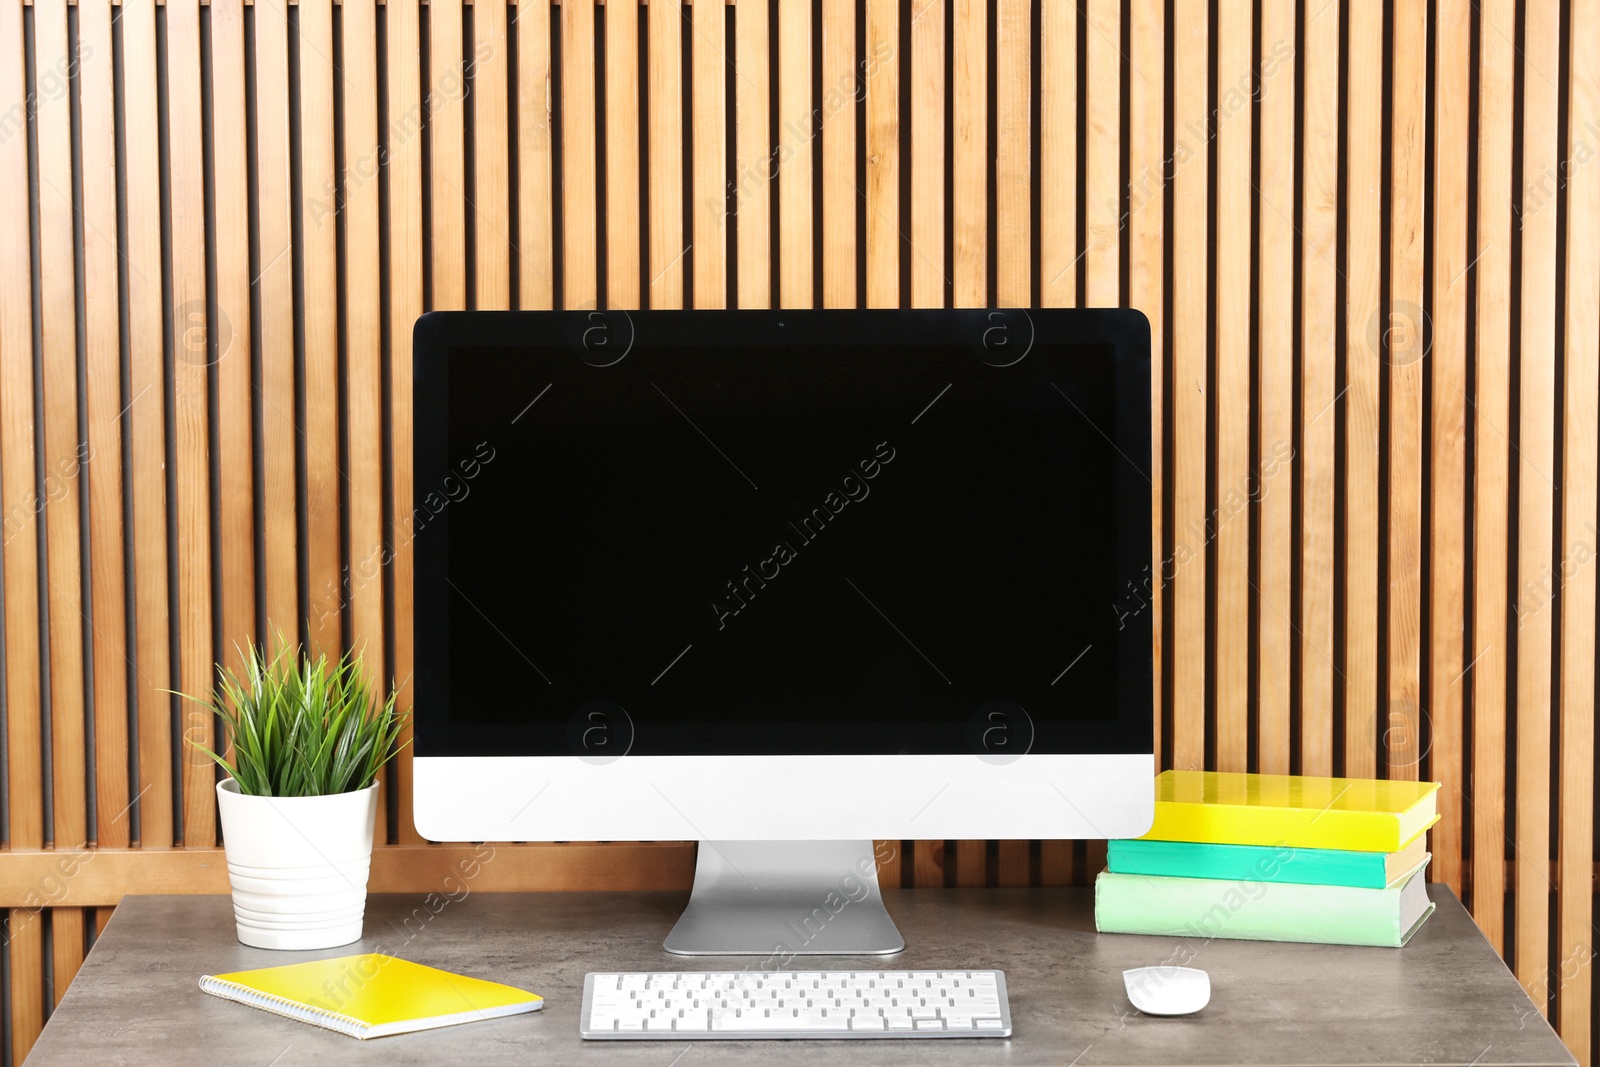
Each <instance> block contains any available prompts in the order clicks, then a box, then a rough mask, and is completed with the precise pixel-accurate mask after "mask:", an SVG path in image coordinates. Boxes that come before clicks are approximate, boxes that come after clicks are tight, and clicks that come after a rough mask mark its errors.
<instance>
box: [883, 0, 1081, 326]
mask: <svg viewBox="0 0 1600 1067" xmlns="http://www.w3.org/2000/svg"><path fill="white" fill-rule="evenodd" d="M1055 10H1059V9H1057V8H1046V12H1049V11H1055ZM944 12H945V0H913V3H912V5H911V85H910V86H908V87H907V90H906V91H907V93H908V95H909V96H910V98H911V129H910V130H909V131H908V132H909V134H910V144H909V147H910V151H909V152H908V153H906V158H905V160H903V161H902V163H901V165H902V166H907V167H909V168H910V170H911V235H910V241H909V243H908V244H907V246H906V255H908V256H910V257H911V306H912V307H927V308H934V307H944V303H945V287H946V285H947V284H948V282H947V277H948V276H947V274H946V271H945V262H944V194H945V189H944V146H945V129H944V81H945V79H944V60H945V40H944ZM1045 40H1046V42H1047V46H1048V41H1049V38H1048V36H1047V37H1046V38H1045ZM1049 70H1050V67H1049V64H1048V63H1047V64H1045V65H1044V70H1042V71H1040V74H1041V76H1044V75H1045V74H1046V72H1048V71H1049ZM1047 85H1048V83H1047ZM1056 99H1057V103H1058V104H1059V95H1058V96H1057V97H1056ZM1067 103H1068V105H1069V110H1070V107H1071V105H1072V103H1073V102H1072V101H1071V100H1070V99H1069V100H1068V101H1067ZM1046 114H1049V112H1048V111H1047V112H1046ZM1072 173H1076V167H1075V166H1074V168H1073V170H1072ZM1046 188H1048V185H1047V186H1046ZM1068 243H1070V242H1068Z"/></svg>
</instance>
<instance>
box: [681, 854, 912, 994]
mask: <svg viewBox="0 0 1600 1067" xmlns="http://www.w3.org/2000/svg"><path fill="white" fill-rule="evenodd" d="M665 947H666V950H667V951H668V952H673V953H676V954H677V955H680V956H767V957H771V958H772V960H773V967H774V968H775V969H776V968H782V967H783V966H784V965H785V961H786V960H788V959H789V958H791V957H794V956H887V955H890V954H892V953H895V952H900V951H902V950H903V949H904V948H905V947H906V943H905V939H904V938H902V937H901V936H900V931H899V930H897V929H895V925H894V921H893V920H892V919H890V918H889V913H888V912H887V911H886V910H884V907H883V896H882V895H881V894H880V893H879V892H878V863H877V858H876V857H875V855H874V854H873V847H872V842H871V841H702V842H701V843H700V851H699V856H698V858H697V859H696V861H695V869H694V890H693V892H692V893H691V894H690V896H689V906H688V907H687V908H685V909H684V912H683V917H682V918H680V919H679V920H678V925H676V926H674V927H673V928H672V933H670V934H668V935H667V940H666V946H665Z"/></svg>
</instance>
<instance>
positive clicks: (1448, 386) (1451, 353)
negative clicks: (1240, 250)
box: [1391, 4, 1472, 895]
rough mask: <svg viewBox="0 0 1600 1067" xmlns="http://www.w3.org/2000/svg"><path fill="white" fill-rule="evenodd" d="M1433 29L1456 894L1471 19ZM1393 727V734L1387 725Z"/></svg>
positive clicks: (1441, 769) (1447, 825)
mask: <svg viewBox="0 0 1600 1067" xmlns="http://www.w3.org/2000/svg"><path fill="white" fill-rule="evenodd" d="M1437 10H1438V13H1439V22H1438V27H1437V29H1436V30H1435V31H1434V41H1435V59H1434V71H1435V74H1434V85H1433V87H1432V89H1431V91H1432V93H1433V99H1434V106H1433V126H1434V130H1433V144H1434V148H1433V157H1434V164H1433V175H1434V177H1433V206H1432V210H1433V217H1432V219H1431V224H1432V225H1431V229H1432V238H1433V249H1434V254H1433V312H1432V316H1431V318H1432V321H1433V338H1432V340H1433V343H1432V347H1431V349H1430V350H1429V352H1428V353H1427V356H1426V358H1425V360H1424V361H1423V363H1422V366H1423V368H1424V370H1426V371H1428V372H1429V373H1430V374H1431V376H1432V381H1431V389H1432V400H1433V405H1432V429H1431V435H1432V440H1431V441H1430V442H1429V447H1430V451H1431V453H1432V455H1431V458H1432V477H1431V479H1430V486H1431V488H1430V493H1429V498H1428V505H1429V513H1428V534H1427V537H1428V543H1429V545H1430V546H1431V549H1430V553H1431V555H1430V559H1429V578H1428V585H1429V593H1430V597H1429V607H1428V617H1429V654H1428V692H1429V700H1428V704H1429V707H1427V708H1426V709H1424V711H1425V713H1426V715H1427V719H1428V721H1429V722H1430V723H1431V728H1430V734H1429V736H1430V739H1431V744H1430V746H1429V749H1428V753H1427V755H1428V763H1427V774H1428V777H1429V778H1430V779H1431V780H1433V781H1436V782H1441V783H1443V788H1442V789H1441V790H1440V791H1439V814H1440V820H1439V824H1438V825H1437V826H1435V827H1434V828H1433V854H1434V860H1435V862H1434V867H1433V873H1432V877H1434V878H1436V879H1437V880H1438V881H1441V882H1447V883H1449V885H1450V887H1451V888H1452V889H1453V890H1454V891H1455V892H1456V893H1457V894H1458V895H1459V894H1460V892H1461V849H1462V833H1461V806H1462V798H1463V797H1464V796H1465V795H1466V794H1465V789H1466V785H1467V780H1466V776H1465V771H1466V769H1465V768H1464V767H1463V766H1462V756H1463V753H1464V751H1465V749H1464V747H1463V745H1464V741H1463V733H1462V725H1463V716H1462V712H1463V704H1464V701H1463V699H1462V698H1463V694H1464V693H1465V690H1466V681H1465V679H1464V678H1463V673H1464V671H1465V670H1466V666H1467V661H1466V660H1465V659H1464V658H1463V649H1464V646H1465V636H1466V621H1467V620H1466V589H1465V583H1466V538H1465V528H1464V524H1463V522H1462V521H1461V517H1462V514H1463V510H1462V509H1463V508H1464V506H1465V504H1464V497H1465V493H1466V485H1467V482H1466V477H1467V468H1466V463H1467V456H1466V433H1467V412H1466V406H1467V404H1466V386H1467V290H1468V287H1469V285H1470V279H1469V278H1468V276H1467V204H1468V202H1469V201H1468V200H1467V159H1468V156H1467V111H1468V109H1467V104H1468V101H1469V99H1470V84H1471V82H1470V79H1471V74H1470V65H1471V51H1472V12H1471V9H1470V8H1466V7H1462V6H1458V5H1449V4H1444V5H1440V6H1439V8H1438V9H1437ZM1392 725H1393V724H1392V722H1391V728H1392Z"/></svg>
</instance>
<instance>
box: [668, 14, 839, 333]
mask: <svg viewBox="0 0 1600 1067" xmlns="http://www.w3.org/2000/svg"><path fill="white" fill-rule="evenodd" d="M672 2H674V3H675V2H677V0H672ZM655 7H656V5H655V4H651V5H650V12H651V16H652V18H654V15H655ZM650 58H651V62H652V63H654V61H655V51H654V49H652V50H651V52H650ZM652 106H653V105H652ZM815 130H816V126H815V120H814V118H813V117H812V112H811V7H810V5H809V4H807V3H806V2H805V0H778V142H779V149H778V257H779V259H778V306H779V307H786V308H808V307H810V306H811V305H812V303H813V301H814V299H815V295H814V294H815V288H814V287H815V280H814V279H815V277H816V275H815V269H816V267H815V264H814V263H813V256H812V251H811V227H812V218H811V214H812V211H811V201H812V189H811V170H812V153H813V151H814V147H813V146H814V144H815V140H816V139H815V137H814V136H813V135H814V133H815ZM651 173H652V174H654V173H655V170H654V164H653V163H652V169H651ZM652 210H653V209H652Z"/></svg>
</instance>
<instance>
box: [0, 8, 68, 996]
mask: <svg viewBox="0 0 1600 1067" xmlns="http://www.w3.org/2000/svg"><path fill="white" fill-rule="evenodd" d="M33 24H34V48H35V56H36V58H35V61H36V63H37V64H41V65H42V66H41V67H40V68H39V69H43V70H47V71H52V70H53V71H64V70H68V69H70V67H71V65H72V62H73V57H72V52H71V48H70V45H69V44H68V41H67V4H66V0H40V2H39V3H38V4H36V5H35V6H34V20H33ZM34 100H35V106H36V108H37V113H36V116H35V124H34V129H35V138H36V144H37V145H38V156H37V160H36V163H37V166H38V175H39V202H38V220H39V221H38V227H39V229H38V244H39V277H38V282H37V284H38V286H39V314H40V327H41V330H40V335H41V337H42V339H43V344H44V351H43V359H42V363H41V367H42V374H43V390H42V392H43V398H44V410H43V411H42V412H41V413H40V414H41V417H42V421H43V434H42V440H43V442H44V456H43V460H44V462H43V464H42V466H43V469H44V479H45V484H44V486H43V489H44V492H43V493H42V496H43V498H44V501H45V503H44V505H43V507H42V509H41V511H40V519H41V520H42V521H43V523H44V533H45V537H46V545H45V553H46V568H45V580H46V583H47V588H48V594H47V597H46V603H47V604H48V606H49V611H48V613H47V615H46V618H45V620H44V623H43V625H48V626H49V628H50V654H49V664H48V669H49V672H50V673H49V686H50V687H49V693H50V756H51V759H50V765H51V772H52V775H51V786H52V788H51V791H50V812H51V817H52V820H53V830H54V833H53V838H54V844H55V845H56V846H57V847H58V848H76V847H78V846H81V845H82V844H83V843H84V842H85V841H86V840H87V829H88V812H87V805H86V801H87V790H86V784H87V783H86V782H85V778H84V774H85V768H86V766H87V760H86V752H85V748H84V744H85V740H86V738H85V736H84V722H83V712H84V692H83V618H84V616H83V588H82V580H81V578H80V575H81V573H82V570H81V567H82V557H81V555H80V551H81V540H80V533H81V527H80V516H79V510H78V501H79V488H80V484H79V481H78V478H79V475H80V474H81V472H82V462H83V458H84V457H83V453H82V452H81V451H80V442H79V437H78V332H77V305H76V300H77V285H76V276H75V275H76V269H75V264H74V261H73V222H74V219H73V205H72V195H73V181H72V116H71V107H72V101H71V98H70V97H69V96H68V95H67V93H65V92H48V91H45V92H38V93H35V94H34ZM24 199H26V198H25V197H24ZM28 351H29V349H28V348H23V349H20V350H16V351H11V352H8V353H7V358H8V359H26V358H27V353H28ZM27 533H31V531H27V532H25V533H24V536H27ZM28 592H30V593H31V592H32V590H29V591H28ZM57 918H58V923H57V926H56V929H55V931H54V932H55V936H54V938H53V939H52V941H53V947H54V952H53V955H54V957H55V969H56V972H57V982H56V989H55V998H56V1000H60V994H61V991H62V990H64V989H65V988H66V986H67V982H69V981H71V980H72V975H74V974H76V973H77V969H78V967H79V966H80V965H81V964H82V963H83V919H82V914H81V913H79V912H74V911H72V910H71V909H62V910H61V911H59V912H58V913H57ZM74 934H76V936H74Z"/></svg>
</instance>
